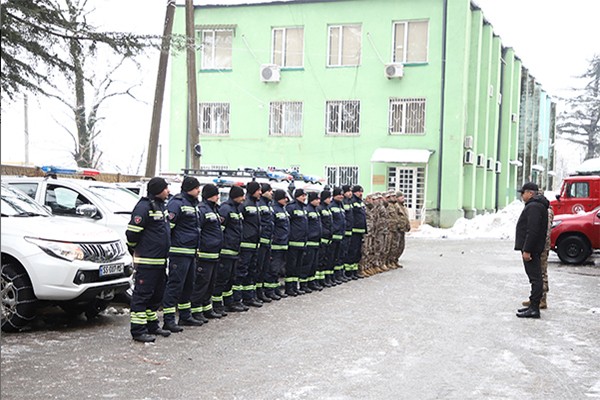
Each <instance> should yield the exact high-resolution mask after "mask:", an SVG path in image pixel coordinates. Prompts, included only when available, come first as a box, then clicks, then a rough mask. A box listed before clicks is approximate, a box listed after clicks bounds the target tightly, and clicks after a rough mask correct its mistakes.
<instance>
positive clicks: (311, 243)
mask: <svg viewBox="0 0 600 400" xmlns="http://www.w3.org/2000/svg"><path fill="white" fill-rule="evenodd" d="M306 245H307V246H311V247H319V242H306Z"/></svg>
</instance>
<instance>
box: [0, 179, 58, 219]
mask: <svg viewBox="0 0 600 400" xmlns="http://www.w3.org/2000/svg"><path fill="white" fill-rule="evenodd" d="M0 208H1V210H2V216H8V217H33V216H44V217H49V216H50V215H51V214H50V212H49V211H48V210H46V209H45V208H44V207H42V206H40V205H39V204H38V203H36V202H35V201H33V200H31V199H30V198H29V197H27V195H25V194H24V193H20V192H18V191H17V190H15V189H10V188H8V187H5V186H2V203H1V205H0Z"/></svg>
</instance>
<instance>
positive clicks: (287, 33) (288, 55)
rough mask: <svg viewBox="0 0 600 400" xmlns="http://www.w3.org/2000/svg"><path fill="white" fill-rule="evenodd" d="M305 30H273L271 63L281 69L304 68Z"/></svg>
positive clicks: (300, 28)
mask: <svg viewBox="0 0 600 400" xmlns="http://www.w3.org/2000/svg"><path fill="white" fill-rule="evenodd" d="M303 48H304V28H302V27H296V28H273V52H272V54H271V61H272V63H273V64H276V65H279V66H280V67H302V63H303V51H304V49H303Z"/></svg>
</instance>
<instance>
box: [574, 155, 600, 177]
mask: <svg viewBox="0 0 600 400" xmlns="http://www.w3.org/2000/svg"><path fill="white" fill-rule="evenodd" d="M576 172H577V173H578V174H581V175H590V174H597V173H600V157H598V158H590V159H588V160H585V161H584V162H582V163H581V165H580V166H579V167H578V168H577V169H576Z"/></svg>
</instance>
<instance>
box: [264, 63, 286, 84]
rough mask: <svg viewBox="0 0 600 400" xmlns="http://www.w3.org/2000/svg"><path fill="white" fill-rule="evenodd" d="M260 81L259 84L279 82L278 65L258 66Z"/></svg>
mask: <svg viewBox="0 0 600 400" xmlns="http://www.w3.org/2000/svg"><path fill="white" fill-rule="evenodd" d="M260 80H261V82H279V81H280V80H281V73H280V70H279V65H275V64H263V65H261V66H260Z"/></svg>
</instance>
